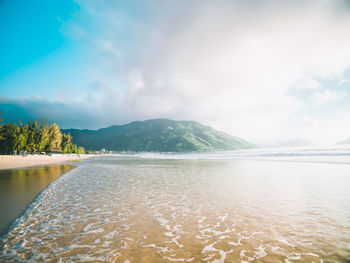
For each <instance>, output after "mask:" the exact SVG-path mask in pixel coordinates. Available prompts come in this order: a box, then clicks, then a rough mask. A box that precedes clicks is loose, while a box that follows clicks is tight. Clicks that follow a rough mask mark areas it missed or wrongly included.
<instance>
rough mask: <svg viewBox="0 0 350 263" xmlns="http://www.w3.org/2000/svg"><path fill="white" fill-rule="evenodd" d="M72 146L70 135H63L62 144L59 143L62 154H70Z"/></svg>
mask: <svg viewBox="0 0 350 263" xmlns="http://www.w3.org/2000/svg"><path fill="white" fill-rule="evenodd" d="M71 144H72V137H71V136H70V134H63V135H62V143H61V148H62V151H63V153H70V150H71V148H70V146H71Z"/></svg>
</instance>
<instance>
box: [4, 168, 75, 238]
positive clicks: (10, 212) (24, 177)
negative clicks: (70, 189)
mask: <svg viewBox="0 0 350 263" xmlns="http://www.w3.org/2000/svg"><path fill="white" fill-rule="evenodd" d="M73 168H74V166H72V165H69V164H62V165H51V166H39V167H29V168H24V169H8V170H0V211H1V215H0V235H1V234H3V233H4V232H5V231H6V230H7V228H8V227H9V226H10V225H11V223H12V221H13V220H15V219H16V218H17V217H18V216H19V215H20V214H21V213H22V212H23V211H24V210H25V209H26V207H27V206H28V205H29V204H30V203H31V202H33V200H34V198H35V197H36V195H37V194H38V193H40V192H41V191H42V190H43V189H45V188H46V187H47V186H48V185H49V184H50V183H52V182H53V181H55V180H56V179H57V178H58V177H59V176H61V175H62V174H64V173H66V172H69V171H70V170H72V169H73Z"/></svg>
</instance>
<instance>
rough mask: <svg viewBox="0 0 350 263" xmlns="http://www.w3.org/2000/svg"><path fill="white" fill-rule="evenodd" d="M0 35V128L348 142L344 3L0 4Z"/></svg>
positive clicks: (349, 83) (349, 31)
mask: <svg viewBox="0 0 350 263" xmlns="http://www.w3.org/2000/svg"><path fill="white" fill-rule="evenodd" d="M0 36H1V41H0V60H1V63H0V111H3V114H2V115H3V118H4V119H5V121H6V122H9V121H17V120H19V119H21V120H22V121H27V120H30V119H42V118H46V119H48V120H50V121H57V122H58V123H59V124H60V125H61V127H63V128H71V127H74V128H100V127H105V126H108V125H112V124H124V123H127V122H130V121H134V120H145V119H150V118H171V119H175V120H196V121H199V122H201V123H203V124H207V125H211V126H213V127H214V128H217V129H219V130H223V131H226V132H228V133H231V134H233V135H235V136H240V137H242V138H244V139H246V140H248V141H251V142H253V143H268V142H274V141H279V140H284V139H292V138H305V139H310V140H313V141H314V142H316V143H319V144H332V143H335V142H337V141H339V140H342V139H345V138H348V137H350V1H348V0H293V1H288V0H270V1H269V0H239V1H235V0H227V1H226V0H218V1H212V0H176V1H173V0H140V1H136V0H135V1H129V0H125V1H122V0H121V1H103V0H91V1H89V0H84V1H83V0H76V1H69V0H57V1H52V0H36V1H34V0H33V1H24V0H23V1H20V0H1V1H0Z"/></svg>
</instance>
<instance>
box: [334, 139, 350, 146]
mask: <svg viewBox="0 0 350 263" xmlns="http://www.w3.org/2000/svg"><path fill="white" fill-rule="evenodd" d="M344 144H350V138H349V139H346V140H344V141H340V142H338V143H336V145H344Z"/></svg>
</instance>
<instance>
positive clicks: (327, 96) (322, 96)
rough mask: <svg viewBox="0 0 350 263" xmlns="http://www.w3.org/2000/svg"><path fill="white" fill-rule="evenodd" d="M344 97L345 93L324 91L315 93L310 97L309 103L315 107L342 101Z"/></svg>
mask: <svg viewBox="0 0 350 263" xmlns="http://www.w3.org/2000/svg"><path fill="white" fill-rule="evenodd" d="M345 96H346V92H345V91H339V90H330V89H326V90H323V91H316V92H314V93H312V95H311V98H310V99H311V102H312V103H313V104H315V105H322V104H327V103H330V102H335V101H338V100H341V99H343V98H344V97H345Z"/></svg>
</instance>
